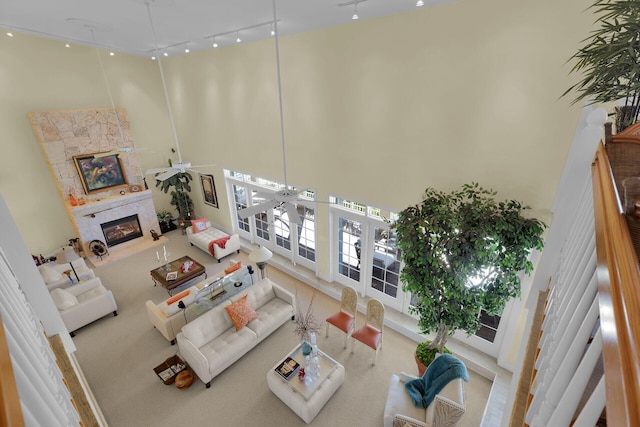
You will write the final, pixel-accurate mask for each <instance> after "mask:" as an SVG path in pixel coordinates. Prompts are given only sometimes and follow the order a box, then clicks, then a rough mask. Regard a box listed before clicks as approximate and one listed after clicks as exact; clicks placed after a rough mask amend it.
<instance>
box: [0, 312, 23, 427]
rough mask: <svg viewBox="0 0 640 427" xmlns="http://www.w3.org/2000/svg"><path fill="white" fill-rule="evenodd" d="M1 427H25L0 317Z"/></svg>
mask: <svg viewBox="0 0 640 427" xmlns="http://www.w3.org/2000/svg"><path fill="white" fill-rule="evenodd" d="M0 405H1V409H0V427H23V426H24V419H23V418H22V408H21V407H20V398H19V397H18V389H17V388H16V380H15V377H14V376H13V367H12V366H11V356H10V355H9V346H8V345H7V337H6V336H5V333H4V325H3V323H2V316H0Z"/></svg>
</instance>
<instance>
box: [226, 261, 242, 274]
mask: <svg viewBox="0 0 640 427" xmlns="http://www.w3.org/2000/svg"><path fill="white" fill-rule="evenodd" d="M241 266H242V261H238V262H236V263H235V264H233V265H232V266H231V267H229V268H227V269H226V270H224V274H231V273H233V272H234V271H236V270H239V269H240V267H241Z"/></svg>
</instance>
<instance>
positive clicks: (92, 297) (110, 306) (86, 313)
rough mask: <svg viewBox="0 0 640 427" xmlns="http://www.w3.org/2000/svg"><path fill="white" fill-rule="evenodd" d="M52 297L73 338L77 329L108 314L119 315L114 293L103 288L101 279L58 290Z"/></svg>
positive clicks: (52, 292) (96, 278)
mask: <svg viewBox="0 0 640 427" xmlns="http://www.w3.org/2000/svg"><path fill="white" fill-rule="evenodd" d="M50 295H51V298H52V299H53V302H54V303H55V305H56V307H57V308H58V311H59V312H60V316H61V317H62V321H63V322H64V324H65V326H66V327H67V330H68V331H69V332H70V333H71V336H74V331H76V330H77V329H80V328H81V327H83V326H85V325H88V324H89V323H91V322H93V321H95V320H98V319H100V318H101V317H104V316H106V315H107V314H110V313H113V315H114V316H117V315H118V311H117V310H118V305H117V304H116V300H115V298H114V297H113V293H111V291H109V290H107V289H106V288H105V287H104V286H102V281H101V280H100V278H99V277H95V278H93V279H91V280H87V281H86V282H82V283H79V284H77V285H73V286H71V287H69V288H64V289H62V288H56V289H54V290H52V291H51V292H50Z"/></svg>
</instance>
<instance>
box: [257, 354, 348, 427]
mask: <svg viewBox="0 0 640 427" xmlns="http://www.w3.org/2000/svg"><path fill="white" fill-rule="evenodd" d="M287 357H290V358H292V359H293V360H295V361H296V362H298V364H300V366H301V367H305V363H306V360H305V356H303V355H302V348H301V346H300V345H298V346H296V347H295V348H294V349H293V350H291V351H290V352H289V353H287V355H286V356H285V357H283V358H282V359H281V360H280V361H279V362H278V363H277V364H276V365H275V366H274V367H273V368H272V369H270V370H269V372H267V384H268V386H269V389H270V390H271V391H272V392H273V393H274V394H275V395H276V396H278V398H279V399H280V400H282V401H283V402H284V403H285V404H286V405H287V406H288V407H289V408H291V410H292V411H293V412H295V413H296V414H297V415H298V416H299V417H300V418H302V419H303V420H304V421H305V422H306V423H307V424H308V423H310V422H311V421H312V420H313V419H314V418H315V417H316V415H318V413H319V412H320V410H321V409H322V408H323V407H324V405H325V404H326V403H327V402H328V401H329V399H331V397H332V396H333V394H334V393H335V392H336V390H338V388H340V386H341V385H342V383H343V382H344V374H345V370H344V366H342V365H341V364H340V363H338V362H337V361H336V360H334V359H333V358H331V357H330V356H329V355H327V354H326V353H324V352H322V351H321V350H318V363H319V366H320V369H319V373H318V375H316V376H313V375H310V374H308V373H307V374H306V375H305V379H300V378H299V377H298V375H293V376H292V377H291V378H289V379H288V380H287V379H285V378H284V377H282V376H281V375H280V374H278V373H277V372H276V368H277V367H278V366H280V364H281V363H282V362H283V361H285V360H286V359H287ZM310 376H311V378H308V377H310ZM320 386H322V391H318V388H320Z"/></svg>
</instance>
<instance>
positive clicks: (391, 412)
mask: <svg viewBox="0 0 640 427" xmlns="http://www.w3.org/2000/svg"><path fill="white" fill-rule="evenodd" d="M396 414H402V415H405V416H407V417H411V418H415V419H416V420H420V421H422V422H425V421H426V416H427V412H426V411H425V410H424V409H422V408H416V407H415V406H413V402H412V401H411V397H410V396H409V393H407V390H405V388H404V383H403V382H401V381H400V378H399V377H398V376H397V375H392V376H391V381H389V390H388V391H387V403H386V405H385V408H384V418H385V426H386V425H392V424H393V417H394V416H395V415H396Z"/></svg>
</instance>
